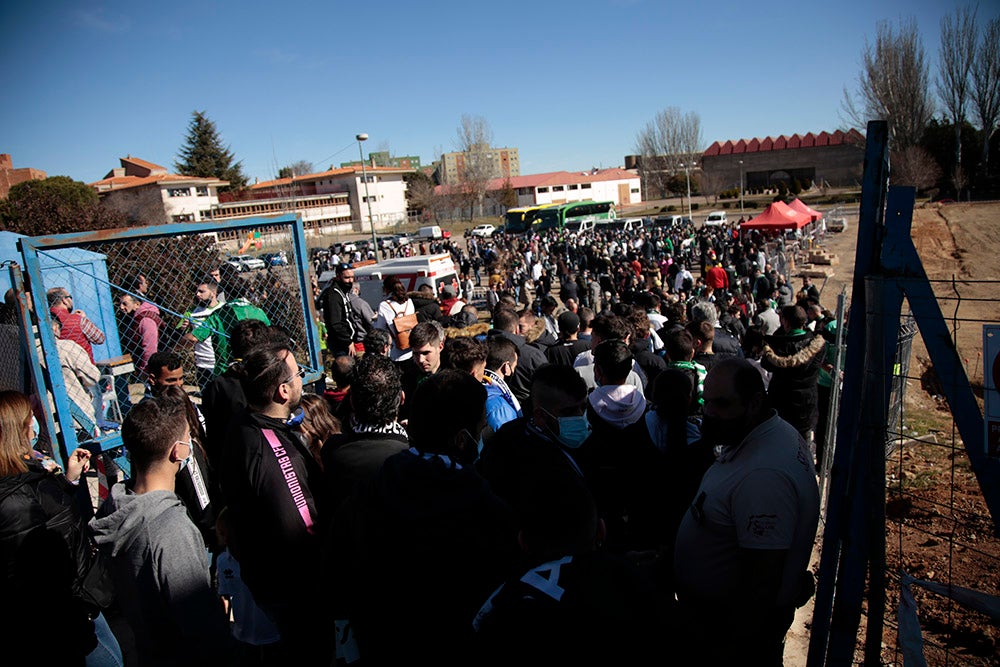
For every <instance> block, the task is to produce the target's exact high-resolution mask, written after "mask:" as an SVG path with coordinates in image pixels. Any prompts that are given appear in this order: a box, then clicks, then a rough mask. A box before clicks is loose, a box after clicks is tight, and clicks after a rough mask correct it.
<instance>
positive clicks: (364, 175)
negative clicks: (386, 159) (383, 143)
mask: <svg viewBox="0 0 1000 667" xmlns="http://www.w3.org/2000/svg"><path fill="white" fill-rule="evenodd" d="M354 138H355V139H357V140H358V157H360V158H361V180H362V181H364V182H365V202H366V203H367V204H368V224H369V225H371V228H372V250H374V251H375V261H376V262H377V261H378V240H377V239H376V238H375V218H373V217H372V200H371V197H369V196H368V171H367V170H366V169H365V154H364V153H363V152H362V151H361V142H362V141H367V140H368V135H367V134H365V133H364V132H362V133H361V134H359V135H357V136H356V137H354ZM358 215H361V205H360V204H359V205H358Z"/></svg>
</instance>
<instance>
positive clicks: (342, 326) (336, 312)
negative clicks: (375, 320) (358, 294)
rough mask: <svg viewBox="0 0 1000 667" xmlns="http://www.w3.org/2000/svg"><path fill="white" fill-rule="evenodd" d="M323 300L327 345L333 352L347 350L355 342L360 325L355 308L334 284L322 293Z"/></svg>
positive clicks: (321, 298)
mask: <svg viewBox="0 0 1000 667" xmlns="http://www.w3.org/2000/svg"><path fill="white" fill-rule="evenodd" d="M320 300H321V301H322V302H323V322H324V324H326V340H327V343H326V346H327V348H328V349H329V350H330V351H331V352H339V351H343V350H346V349H347V348H348V346H349V345H350V344H351V343H353V342H354V338H355V334H356V333H357V332H358V327H357V326H355V323H354V309H353V308H351V302H350V301H349V300H348V298H347V296H346V295H345V294H344V293H343V292H341V291H340V288H339V287H337V286H336V284H332V285H330V286H329V287H327V288H326V290H324V291H323V293H322V294H321V295H320Z"/></svg>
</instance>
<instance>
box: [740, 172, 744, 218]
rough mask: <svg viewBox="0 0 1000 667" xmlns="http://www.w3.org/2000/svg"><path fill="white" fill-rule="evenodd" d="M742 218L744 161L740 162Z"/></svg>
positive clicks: (741, 210) (741, 214)
mask: <svg viewBox="0 0 1000 667" xmlns="http://www.w3.org/2000/svg"><path fill="white" fill-rule="evenodd" d="M740 217H741V218H742V217H743V160H740Z"/></svg>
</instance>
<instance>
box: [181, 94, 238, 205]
mask: <svg viewBox="0 0 1000 667" xmlns="http://www.w3.org/2000/svg"><path fill="white" fill-rule="evenodd" d="M179 157H180V159H179V160H178V161H177V162H175V163H174V168H175V169H177V172H178V173H179V174H182V175H184V176H200V177H202V178H218V179H221V180H224V181H229V187H228V188H223V189H224V190H225V189H228V190H239V189H242V188H244V187H246V184H247V177H246V175H245V174H244V173H243V163H242V162H236V161H235V159H234V156H233V152H232V151H231V150H229V147H228V146H223V144H222V137H220V136H219V130H218V129H217V128H216V127H215V123H214V122H213V121H211V120H209V118H208V116H206V115H205V112H204V111H194V112H192V114H191V122H190V123H189V124H188V134H187V138H186V139H185V141H184V146H183V147H182V148H181V150H180V156H179Z"/></svg>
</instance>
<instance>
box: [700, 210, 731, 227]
mask: <svg viewBox="0 0 1000 667" xmlns="http://www.w3.org/2000/svg"><path fill="white" fill-rule="evenodd" d="M726 222H727V220H726V212H725V211H712V212H711V213H709V214H708V217H707V218H705V226H706V227H721V226H723V225H725V224H726Z"/></svg>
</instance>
